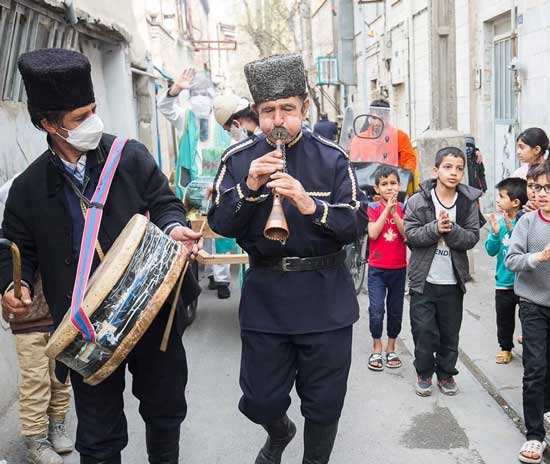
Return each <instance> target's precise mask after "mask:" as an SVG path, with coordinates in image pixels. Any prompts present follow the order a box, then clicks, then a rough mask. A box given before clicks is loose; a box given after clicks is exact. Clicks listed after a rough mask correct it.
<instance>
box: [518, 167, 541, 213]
mask: <svg viewBox="0 0 550 464" xmlns="http://www.w3.org/2000/svg"><path fill="white" fill-rule="evenodd" d="M537 167H538V164H535V165H534V166H531V167H530V168H529V169H528V170H527V175H526V177H525V178H526V180H527V203H525V204H524V205H523V208H522V210H521V211H520V212H519V213H518V219H519V216H521V215H522V214H523V213H529V212H530V211H535V210H537V209H538V207H537V195H536V193H535V191H534V190H533V185H535V178H534V174H535V172H536V169H537Z"/></svg>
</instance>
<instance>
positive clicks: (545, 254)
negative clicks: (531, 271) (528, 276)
mask: <svg viewBox="0 0 550 464" xmlns="http://www.w3.org/2000/svg"><path fill="white" fill-rule="evenodd" d="M536 258H537V261H538V262H539V263H547V262H549V261H550V243H549V244H548V245H546V246H545V247H544V250H543V251H541V252H540V253H537V254H536Z"/></svg>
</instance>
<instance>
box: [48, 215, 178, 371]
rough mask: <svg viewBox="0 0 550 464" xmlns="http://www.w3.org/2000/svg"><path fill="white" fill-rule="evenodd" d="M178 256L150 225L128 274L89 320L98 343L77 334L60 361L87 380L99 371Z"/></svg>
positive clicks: (154, 227) (165, 239) (138, 317)
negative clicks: (87, 340) (90, 341)
mask: <svg viewBox="0 0 550 464" xmlns="http://www.w3.org/2000/svg"><path fill="white" fill-rule="evenodd" d="M178 254H179V246H178V244H177V243H176V242H174V241H173V240H172V239H170V238H169V237H168V236H167V235H166V234H164V233H163V232H162V231H161V230H160V229H158V228H157V227H156V226H154V225H153V224H151V223H149V224H147V228H146V230H145V234H144V236H143V239H142V241H141V243H140V245H139V247H138V248H137V250H136V252H135V253H134V256H133V257H132V259H131V261H130V263H129V265H128V267H127V268H126V271H125V272H124V274H123V275H122V277H121V278H120V280H119V281H118V282H117V284H116V285H115V286H114V288H113V289H112V290H111V291H110V292H109V294H108V296H107V298H105V300H104V301H103V303H102V304H101V305H100V306H99V308H97V309H96V311H95V312H94V313H93V314H92V315H91V317H90V321H91V323H92V324H93V326H94V328H95V331H96V334H97V340H96V343H89V342H86V341H84V340H83V339H82V336H81V335H80V334H78V335H77V337H76V338H75V339H74V341H73V342H71V343H70V345H69V346H68V347H67V348H66V349H65V350H64V351H63V352H61V353H60V354H59V355H58V356H57V359H58V360H59V361H61V362H62V363H64V364H65V365H67V366H68V367H69V368H71V369H73V370H75V371H77V372H78V373H79V374H81V375H82V376H83V377H84V378H86V377H89V376H90V375H92V374H94V373H95V372H96V371H97V370H98V369H100V368H101V367H102V366H103V365H104V364H105V363H106V362H107V361H108V360H109V359H110V358H111V356H112V355H113V353H114V352H115V350H116V349H117V347H118V346H119V345H120V343H121V342H122V340H124V338H125V337H126V336H127V335H128V333H129V332H130V331H131V330H132V328H133V327H134V326H135V324H136V322H137V321H138V320H139V319H140V317H141V316H142V314H143V313H144V311H145V310H146V308H147V306H148V304H149V302H150V300H151V299H152V297H153V295H154V294H155V292H156V291H157V290H158V289H159V288H160V287H161V285H162V284H163V281H164V278H165V276H166V274H167V272H168V270H169V269H170V267H171V265H172V262H173V261H174V260H175V259H176V257H177V256H178Z"/></svg>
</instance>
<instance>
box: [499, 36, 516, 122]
mask: <svg viewBox="0 0 550 464" xmlns="http://www.w3.org/2000/svg"><path fill="white" fill-rule="evenodd" d="M511 60H512V39H511V38H510V37H507V38H505V39H501V40H497V41H495V119H496V120H497V121H512V120H513V119H514V118H515V114H516V99H515V95H514V88H513V83H512V72H511V71H510V61H511Z"/></svg>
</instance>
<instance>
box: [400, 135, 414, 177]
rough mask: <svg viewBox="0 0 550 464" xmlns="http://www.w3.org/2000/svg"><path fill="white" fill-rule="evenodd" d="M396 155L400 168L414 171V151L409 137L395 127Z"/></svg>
mask: <svg viewBox="0 0 550 464" xmlns="http://www.w3.org/2000/svg"><path fill="white" fill-rule="evenodd" d="M397 156H398V165H399V167H400V168H404V169H408V170H409V171H411V172H412V173H415V172H416V167H417V161H416V152H415V151H414V148H413V146H412V143H411V139H410V138H409V136H408V135H407V134H406V133H405V132H403V131H402V130H401V129H397Z"/></svg>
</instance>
